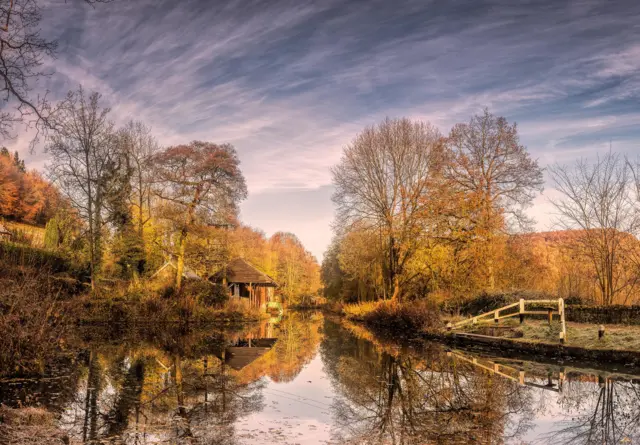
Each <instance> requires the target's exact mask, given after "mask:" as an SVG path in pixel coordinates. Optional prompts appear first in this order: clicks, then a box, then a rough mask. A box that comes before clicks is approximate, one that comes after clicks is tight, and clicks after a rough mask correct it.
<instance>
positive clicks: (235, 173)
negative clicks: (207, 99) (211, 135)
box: [152, 141, 247, 289]
mask: <svg viewBox="0 0 640 445" xmlns="http://www.w3.org/2000/svg"><path fill="white" fill-rule="evenodd" d="M152 164H153V174H154V179H155V185H156V188H155V193H156V195H157V196H158V197H159V198H160V199H162V200H163V201H165V202H167V203H169V204H171V205H172V206H173V207H174V209H176V210H177V211H174V212H171V218H172V220H173V221H174V222H175V224H176V228H177V229H178V240H177V252H176V257H177V271H176V280H175V285H176V288H177V289H180V287H181V285H182V275H183V271H184V261H185V249H186V243H187V237H188V235H189V233H190V231H191V230H193V228H194V226H196V225H198V224H201V223H221V222H230V221H233V220H235V217H236V215H237V210H238V204H239V202H240V201H241V200H243V199H245V198H246V196H247V187H246V185H245V181H244V177H243V176H242V172H241V171H240V160H239V159H238V156H237V153H236V150H235V149H234V148H233V146H231V145H229V144H223V145H218V144H214V143H210V142H201V141H194V142H191V143H190V144H187V145H177V146H173V147H169V148H167V149H165V150H163V151H161V152H159V153H157V154H155V155H154V156H153V157H152Z"/></svg>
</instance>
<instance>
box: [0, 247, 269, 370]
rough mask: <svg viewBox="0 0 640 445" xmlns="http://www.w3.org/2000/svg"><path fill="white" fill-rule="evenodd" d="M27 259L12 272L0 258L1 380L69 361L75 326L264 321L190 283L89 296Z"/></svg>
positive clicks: (74, 282) (119, 286) (63, 274)
mask: <svg viewBox="0 0 640 445" xmlns="http://www.w3.org/2000/svg"><path fill="white" fill-rule="evenodd" d="M12 252H14V251H12ZM34 252H35V250H34ZM22 253H24V254H25V255H27V254H31V253H32V251H31V250H24V249H23V250H22ZM24 258H28V261H25V262H19V263H18V264H16V263H15V262H10V261H6V260H7V258H6V257H0V271H1V273H0V332H2V333H3V341H2V342H0V375H37V374H42V373H44V372H45V371H46V367H47V366H48V364H49V363H50V362H51V360H52V358H54V357H58V356H60V355H61V354H67V353H73V351H69V350H68V345H67V344H66V339H67V338H68V337H69V334H70V333H72V332H73V331H74V330H75V327H76V326H78V325H86V324H92V325H96V324H100V325H109V326H116V325H117V326H120V327H123V326H128V327H135V326H145V325H146V326H150V325H154V326H162V325H166V324H167V323H172V324H180V325H185V326H197V325H206V324H213V323H215V324H216V325H220V324H240V323H245V322H255V321H258V320H259V319H260V318H261V317H262V316H263V315H264V316H266V314H261V312H260V311H258V310H257V309H251V308H248V307H247V306H245V305H241V304H237V303H234V302H228V301H226V298H220V295H219V294H220V292H219V289H216V287H215V286H213V285H210V284H205V285H202V284H196V285H193V284H192V283H188V285H185V287H184V289H183V292H180V293H176V292H175V291H173V289H171V288H167V287H166V286H164V285H161V284H158V283H150V282H144V281H141V282H140V283H139V284H138V285H136V286H131V285H130V284H127V283H118V282H111V283H108V284H105V287H103V288H100V289H99V290H98V291H97V292H93V293H92V292H90V291H89V290H88V288H87V286H86V285H83V284H82V282H81V281H80V280H78V279H77V278H75V277H74V276H73V275H71V274H70V273H69V272H68V271H67V270H61V271H58V269H55V268H53V269H52V267H49V259H50V258H49V257H48V256H46V255H41V256H38V255H37V254H34V255H32V256H31V257H28V256H25V257H24ZM36 260H38V261H36ZM40 260H41V261H40ZM33 263H36V265H37V266H33V265H31V264H33ZM54 263H55V262H54ZM55 264H57V265H58V266H59V263H55Z"/></svg>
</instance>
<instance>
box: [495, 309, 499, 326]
mask: <svg viewBox="0 0 640 445" xmlns="http://www.w3.org/2000/svg"><path fill="white" fill-rule="evenodd" d="M499 313H500V310H499V309H498V310H497V311H495V312H494V313H493V321H494V322H495V323H496V324H497V323H499V322H500V320H498V314H499Z"/></svg>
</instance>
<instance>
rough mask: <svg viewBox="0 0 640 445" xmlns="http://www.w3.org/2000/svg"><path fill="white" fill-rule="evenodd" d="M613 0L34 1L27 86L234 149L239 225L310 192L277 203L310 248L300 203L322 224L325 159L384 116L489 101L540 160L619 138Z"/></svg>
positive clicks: (630, 85) (450, 110)
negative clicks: (39, 41) (52, 43)
mask: <svg viewBox="0 0 640 445" xmlns="http://www.w3.org/2000/svg"><path fill="white" fill-rule="evenodd" d="M626 3H627V4H624V5H623V3H619V4H616V5H613V4H609V3H605V2H599V1H577V2H571V3H564V2H555V1H551V0H549V1H546V2H542V1H541V2H536V7H533V6H531V5H529V6H525V5H524V4H521V3H519V2H511V1H506V0H505V1H487V2H468V3H467V4H466V5H465V7H464V8H462V7H460V4H458V3H457V2H449V3H446V2H444V3H443V2H424V1H422V0H415V1H410V0H407V1H403V2H400V3H397V2H395V3H394V2H391V3H390V2H385V1H367V2H365V1H353V2H342V1H338V0H327V1H323V2H315V1H310V0H308V1H300V0H298V1H293V0H291V1H286V0H285V1H240V0H235V1H227V2H208V1H204V0H202V1H197V0H185V1H181V2H173V1H169V0H158V1H151V0H140V1H136V2H114V3H111V4H106V5H96V7H95V8H91V7H87V6H86V5H84V4H82V2H77V3H72V2H64V1H63V0H48V2H47V3H46V8H47V9H46V11H45V13H44V14H43V17H44V20H43V33H44V34H45V35H47V36H50V37H52V38H56V39H57V40H59V42H60V53H59V55H58V58H57V59H55V60H52V61H49V63H50V64H51V66H52V67H54V68H55V69H56V70H57V73H56V74H55V75H54V76H53V77H51V79H49V80H48V81H47V82H45V83H43V84H42V85H39V88H41V89H42V90H43V91H44V90H45V89H48V90H50V91H51V93H52V95H53V97H56V96H57V97H61V95H63V94H64V93H65V91H67V90H68V89H72V88H76V87H77V86H78V84H82V85H84V86H85V88H87V89H92V90H97V91H100V92H101V93H102V94H103V97H104V101H105V104H106V105H109V106H111V107H112V117H113V118H114V119H115V120H116V121H117V122H118V123H123V122H125V121H126V120H128V119H132V118H133V119H140V120H143V121H145V122H146V123H147V124H149V125H151V126H152V127H153V128H154V132H155V133H156V135H157V136H158V138H159V139H160V141H161V143H162V144H165V145H169V144H174V143H178V142H184V141H189V140H192V139H204V140H212V141H218V142H230V143H232V144H234V145H235V146H236V148H237V149H238V152H239V154H240V158H241V161H242V168H243V171H244V173H245V176H246V178H247V182H248V185H249V191H250V195H251V196H252V198H250V201H248V203H247V205H246V206H245V208H246V209H247V211H245V212H243V214H244V215H245V218H247V219H248V218H250V220H248V221H247V222H248V223H249V224H252V225H255V226H264V225H272V224H273V223H272V220H271V219H270V218H271V216H272V213H271V209H269V208H267V207H264V208H260V207H256V206H255V201H251V200H252V199H253V197H254V196H255V197H261V198H265V197H268V199H269V200H272V201H273V202H277V201H278V196H280V197H281V198H282V199H283V200H286V199H288V197H291V196H293V195H291V193H294V194H295V193H299V195H296V196H312V197H313V199H309V202H308V203H307V202H305V201H304V200H303V201H301V202H299V205H296V206H290V207H287V208H283V209H281V211H280V212H279V214H280V215H282V219H281V221H278V223H280V222H282V223H283V224H286V225H287V229H288V230H292V231H294V232H299V231H306V232H307V233H309V237H310V238H311V237H313V240H314V241H311V242H313V243H315V245H316V247H314V250H313V252H314V254H316V256H320V255H321V252H322V250H323V249H322V246H321V245H322V244H323V243H324V244H325V245H326V243H327V242H328V240H329V237H330V232H329V227H328V226H326V227H320V225H319V223H315V225H313V224H314V223H312V222H311V221H309V220H308V219H306V218H305V217H304V216H305V215H306V214H313V215H315V216H314V218H316V219H315V221H322V224H324V223H325V221H328V220H330V219H331V209H330V206H329V205H328V197H327V196H326V194H324V193H325V191H326V190H327V187H328V186H329V184H330V181H331V176H330V172H329V167H330V166H331V165H334V164H335V163H336V162H338V160H339V157H340V152H341V148H342V147H343V146H344V145H345V144H347V143H349V141H350V140H352V138H353V137H354V136H355V135H356V134H357V133H358V132H359V131H361V130H362V128H363V127H365V126H367V125H371V124H374V123H376V122H378V121H380V120H381V119H382V118H384V117H385V116H392V117H396V116H409V117H413V118H420V119H425V120H430V121H431V122H433V123H434V124H435V125H437V126H438V127H439V128H440V129H441V131H442V132H443V133H445V134H446V133H447V132H448V130H449V128H450V127H451V125H453V124H454V123H456V122H460V121H467V120H468V119H469V117H470V116H471V115H472V114H474V113H476V112H479V111H480V110H481V109H482V107H484V106H488V107H490V108H491V110H492V111H494V112H496V113H499V114H502V115H505V116H506V117H507V118H509V119H510V120H515V121H517V122H518V125H519V129H520V133H521V136H522V140H523V142H524V143H525V144H526V145H527V146H528V147H529V149H530V150H531V152H532V153H533V155H534V156H535V157H537V158H539V159H540V160H541V162H542V163H544V164H547V163H553V162H555V161H557V160H569V159H571V158H572V157H574V156H583V155H585V154H586V155H588V154H589V153H590V152H593V151H605V150H606V149H607V147H608V141H609V140H612V139H613V140H615V141H619V140H620V141H623V143H622V142H621V143H620V144H619V145H622V144H623V145H624V149H625V150H627V151H632V150H633V147H634V146H637V142H638V141H639V139H640V137H639V135H638V132H640V125H638V124H640V113H638V110H637V103H638V100H639V99H640V79H639V74H638V73H640V70H639V69H638V68H640V66H639V64H640V46H638V44H637V42H638V41H639V38H640V29H639V28H638V27H637V26H636V24H637V23H638V22H639V21H640V4H630V2H626ZM623 6H624V7H623ZM634 104H635V105H634ZM24 142H25V138H20V140H19V141H14V143H13V146H15V147H17V148H20V149H21V150H23V148H21V147H24V146H26V145H25V143H24ZM617 146H618V145H616V144H614V147H615V148H617ZM32 160H33V165H37V166H41V165H42V164H43V162H44V158H43V156H42V155H41V154H39V155H36V156H35V157H34V158H32ZM320 199H323V200H326V201H325V203H324V204H320V201H319V200H320ZM315 206H318V207H317V208H321V209H322V211H321V212H320V213H318V212H316V207H315ZM287 220H288V221H289V222H287ZM312 225H313V227H312ZM269 227H271V226H269ZM269 230H270V229H269ZM316 240H319V241H316Z"/></svg>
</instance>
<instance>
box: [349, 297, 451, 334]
mask: <svg viewBox="0 0 640 445" xmlns="http://www.w3.org/2000/svg"><path fill="white" fill-rule="evenodd" d="M344 312H345V314H346V315H347V317H348V318H351V319H353V320H358V321H362V322H363V323H365V324H366V325H368V326H370V327H372V328H374V329H376V330H383V331H388V332H392V333H394V334H396V333H397V334H405V333H406V334H417V333H419V332H423V331H429V330H433V329H437V328H440V327H441V326H442V322H441V321H440V315H439V312H438V309H437V307H436V305H435V304H433V303H431V302H429V301H412V302H407V303H404V304H398V303H393V302H391V301H379V302H368V303H360V304H353V305H346V306H344Z"/></svg>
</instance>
